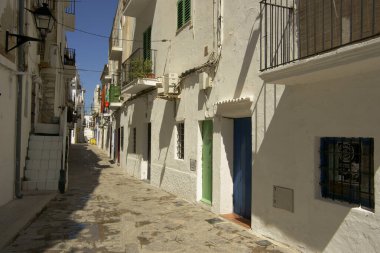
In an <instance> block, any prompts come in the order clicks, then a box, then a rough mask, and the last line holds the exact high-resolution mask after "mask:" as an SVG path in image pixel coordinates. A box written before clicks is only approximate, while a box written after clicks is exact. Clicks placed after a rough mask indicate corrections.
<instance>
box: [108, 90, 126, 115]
mask: <svg viewBox="0 0 380 253" xmlns="http://www.w3.org/2000/svg"><path fill="white" fill-rule="evenodd" d="M108 92H109V93H108V99H109V108H110V109H111V110H115V109H117V108H119V107H121V105H122V104H123V103H122V102H120V95H121V88H120V85H113V84H111V85H110V87H109V90H108Z"/></svg>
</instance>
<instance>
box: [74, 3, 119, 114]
mask: <svg viewBox="0 0 380 253" xmlns="http://www.w3.org/2000/svg"><path fill="white" fill-rule="evenodd" d="M117 3H118V0H77V1H76V9H75V12H76V15H75V16H76V24H75V28H76V29H79V30H84V31H87V32H90V33H95V34H100V35H106V36H107V38H100V37H96V36H93V35H89V34H85V33H82V32H80V31H75V32H67V33H66V35H67V40H68V47H69V48H74V49H75V52H76V66H77V68H78V69H88V70H99V71H102V70H103V67H104V64H106V63H107V62H108V37H109V35H110V33H111V29H112V22H113V18H114V15H115V12H116V6H117ZM79 75H80V79H81V85H82V88H83V89H85V90H86V94H85V107H86V108H85V109H86V111H88V112H90V107H91V103H92V99H93V95H94V89H95V87H96V85H97V84H100V75H101V72H89V71H79Z"/></svg>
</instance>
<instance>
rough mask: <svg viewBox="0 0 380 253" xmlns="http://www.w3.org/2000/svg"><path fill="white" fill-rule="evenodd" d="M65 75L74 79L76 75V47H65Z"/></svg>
mask: <svg viewBox="0 0 380 253" xmlns="http://www.w3.org/2000/svg"><path fill="white" fill-rule="evenodd" d="M63 64H64V75H65V77H66V78H68V79H72V78H74V77H75V75H76V67H75V49H72V48H65V49H64V53H63Z"/></svg>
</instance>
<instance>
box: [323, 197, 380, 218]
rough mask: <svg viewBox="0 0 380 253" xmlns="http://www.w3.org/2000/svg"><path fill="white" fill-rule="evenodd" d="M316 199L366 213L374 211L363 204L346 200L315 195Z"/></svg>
mask: <svg viewBox="0 0 380 253" xmlns="http://www.w3.org/2000/svg"><path fill="white" fill-rule="evenodd" d="M316 200H319V201H322V202H324V203H328V204H334V205H340V206H343V207H346V208H350V209H352V210H355V211H357V212H362V213H368V214H374V213H375V209H371V208H368V207H364V206H361V205H359V204H350V203H348V202H345V201H343V200H339V199H330V198H323V197H317V198H316Z"/></svg>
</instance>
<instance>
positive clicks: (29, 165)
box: [26, 159, 61, 170]
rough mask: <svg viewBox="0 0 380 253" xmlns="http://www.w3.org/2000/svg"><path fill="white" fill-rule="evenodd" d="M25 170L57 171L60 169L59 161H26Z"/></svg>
mask: <svg viewBox="0 0 380 253" xmlns="http://www.w3.org/2000/svg"><path fill="white" fill-rule="evenodd" d="M26 169H27V170H59V169H61V159H55V160H38V159H35V160H33V159H32V160H26Z"/></svg>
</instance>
